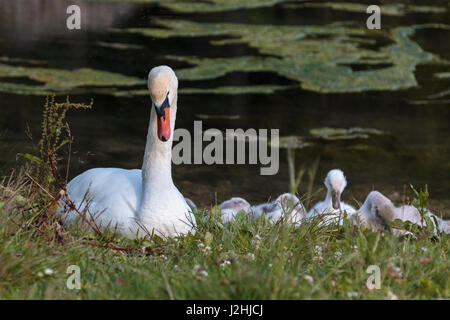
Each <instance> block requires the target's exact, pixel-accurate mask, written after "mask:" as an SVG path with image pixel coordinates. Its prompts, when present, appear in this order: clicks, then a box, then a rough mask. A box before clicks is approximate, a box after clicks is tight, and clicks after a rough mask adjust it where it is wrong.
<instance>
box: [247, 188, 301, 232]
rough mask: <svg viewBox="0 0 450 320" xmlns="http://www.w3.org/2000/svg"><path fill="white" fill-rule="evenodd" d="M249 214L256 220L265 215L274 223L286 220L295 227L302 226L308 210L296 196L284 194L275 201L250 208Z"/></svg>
mask: <svg viewBox="0 0 450 320" xmlns="http://www.w3.org/2000/svg"><path fill="white" fill-rule="evenodd" d="M249 214H251V215H252V217H254V218H258V217H260V216H261V215H264V216H265V217H266V218H267V219H268V220H269V221H270V222H273V223H274V222H277V221H279V220H280V219H285V220H287V221H289V222H291V223H293V224H295V225H300V224H301V223H302V221H303V219H304V218H305V217H306V209H305V207H304V206H303V204H302V203H301V202H300V200H299V199H298V198H297V197H296V196H295V195H293V194H292V193H283V194H282V195H280V196H278V197H277V198H276V199H275V201H272V202H269V203H263V204H259V205H256V206H252V207H250V209H249Z"/></svg>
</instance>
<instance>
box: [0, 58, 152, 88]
mask: <svg viewBox="0 0 450 320" xmlns="http://www.w3.org/2000/svg"><path fill="white" fill-rule="evenodd" d="M19 77H25V78H28V79H29V80H33V81H36V82H37V83H39V84H41V85H34V86H33V85H28V84H21V83H15V82H14V79H16V78H19ZM0 78H1V79H2V81H1V82H0V92H9V93H16V94H35V95H48V94H51V93H67V92H74V91H75V92H84V91H94V92H95V90H96V88H97V89H98V90H99V91H102V92H104V93H108V91H114V90H115V89H114V87H116V86H125V87H127V86H134V85H139V84H144V83H145V81H144V80H141V79H138V78H135V77H130V76H125V75H122V74H118V73H113V72H108V71H100V70H94V69H89V68H81V69H75V70H63V69H52V68H42V67H39V68H34V67H32V68H29V67H23V66H11V65H7V64H2V63H0ZM8 79H10V80H11V82H8ZM89 87H91V88H90V89H89Z"/></svg>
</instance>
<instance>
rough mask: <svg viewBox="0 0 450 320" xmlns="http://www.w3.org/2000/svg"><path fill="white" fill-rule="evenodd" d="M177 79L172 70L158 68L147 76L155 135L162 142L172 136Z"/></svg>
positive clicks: (163, 67) (166, 67) (165, 67)
mask: <svg viewBox="0 0 450 320" xmlns="http://www.w3.org/2000/svg"><path fill="white" fill-rule="evenodd" d="M177 90H178V79H177V77H176V75H175V72H173V70H172V68H170V67H168V66H158V67H154V68H153V69H152V70H150V72H149V74H148V91H149V93H150V98H151V99H152V102H153V105H154V106H155V111H156V122H157V125H158V127H157V135H158V138H159V140H161V141H162V142H165V141H168V140H169V139H170V137H171V135H172V132H173V127H174V125H175V116H176V112H177V111H176V99H177Z"/></svg>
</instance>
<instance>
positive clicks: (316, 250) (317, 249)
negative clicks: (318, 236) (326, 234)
mask: <svg viewBox="0 0 450 320" xmlns="http://www.w3.org/2000/svg"><path fill="white" fill-rule="evenodd" d="M314 254H315V255H316V256H319V257H320V256H322V247H321V246H319V245H316V246H315V247H314Z"/></svg>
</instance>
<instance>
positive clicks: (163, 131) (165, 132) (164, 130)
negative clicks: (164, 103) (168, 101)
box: [157, 108, 170, 142]
mask: <svg viewBox="0 0 450 320" xmlns="http://www.w3.org/2000/svg"><path fill="white" fill-rule="evenodd" d="M157 122H158V138H159V140H161V141H163V142H165V141H167V140H169V139H170V108H164V109H163V113H162V114H161V115H160V114H159V113H158V114H157Z"/></svg>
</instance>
